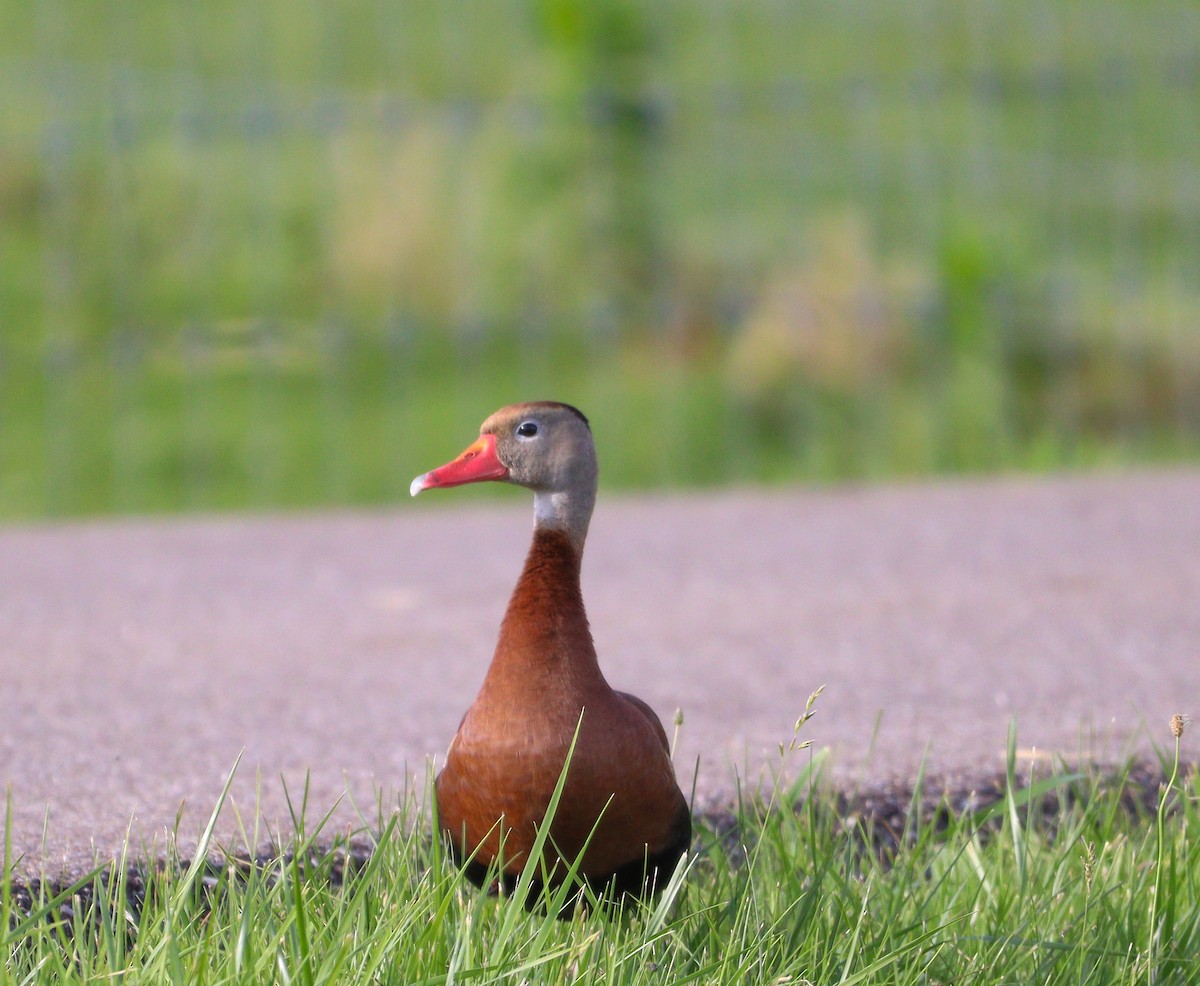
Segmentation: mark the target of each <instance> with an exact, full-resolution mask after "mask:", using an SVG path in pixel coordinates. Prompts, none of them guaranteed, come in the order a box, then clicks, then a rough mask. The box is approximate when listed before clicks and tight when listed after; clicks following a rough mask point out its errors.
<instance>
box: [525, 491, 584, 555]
mask: <svg viewBox="0 0 1200 986" xmlns="http://www.w3.org/2000/svg"><path fill="white" fill-rule="evenodd" d="M595 505H596V491H595V490H594V489H591V490H586V491H581V490H574V491H567V490H535V491H534V494H533V526H534V528H535V529H536V530H556V531H564V532H565V533H566V534H567V536H568V537H569V538H570V539H571V543H572V544H573V545H574V546H575V550H576V551H578V552H581V553H582V551H583V542H584V540H585V539H586V538H587V531H588V522H589V521H590V520H591V519H592V508H593V507H595Z"/></svg>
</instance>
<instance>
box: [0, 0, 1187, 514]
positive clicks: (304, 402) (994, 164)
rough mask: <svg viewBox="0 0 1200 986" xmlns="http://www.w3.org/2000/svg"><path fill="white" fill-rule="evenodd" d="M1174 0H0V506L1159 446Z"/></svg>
mask: <svg viewBox="0 0 1200 986" xmlns="http://www.w3.org/2000/svg"><path fill="white" fill-rule="evenodd" d="M1197 92H1200V7H1198V6H1197V5H1196V4H1195V3H1194V2H1193V0H1089V2H1088V3H1079V2H1076V0H1004V2H999V0H905V2H897V3H878V2H873V0H526V2H519V0H470V2H462V0H405V2H403V3H399V2H388V0H337V2H331V0H256V2H254V3H245V2H243V0H237V2H234V0H206V2H205V3H202V4H199V3H197V4H183V3H164V2H161V0H105V2H103V3H101V2H96V0H74V2H72V3H70V4H63V3H60V2H55V0H0V93H2V94H3V99H0V516H3V517H8V518H36V517H45V516H61V515H74V514H93V513H106V512H144V511H161V510H183V509H200V510H207V509H221V508H243V507H251V508H273V507H295V506H308V505H316V504H346V503H377V502H387V501H390V500H393V499H395V498H397V497H399V496H400V495H402V493H403V491H404V490H405V489H406V486H407V482H408V480H409V478H411V476H412V475H413V474H415V473H417V472H420V471H423V470H424V469H426V468H429V467H430V466H432V465H434V464H437V463H440V462H441V461H444V460H445V459H446V458H448V457H449V456H450V455H452V454H453V453H456V452H457V451H458V450H459V447H460V446H462V445H465V444H466V442H467V440H468V439H469V438H470V436H471V434H472V433H473V430H474V428H475V427H476V425H477V424H478V422H479V420H481V419H482V418H483V416H484V415H485V414H486V413H488V412H489V411H491V410H492V409H493V408H494V407H495V406H498V405H499V404H502V403H506V402H509V401H512V400H518V399H530V398H537V397H554V398H558V399H563V400H568V401H571V402H573V403H577V404H578V405H580V406H581V407H582V408H584V410H585V411H586V412H587V413H588V414H589V415H590V416H591V417H592V419H593V423H594V426H595V429H596V431H597V433H598V436H599V439H600V441H601V442H602V464H603V471H604V482H605V483H606V484H607V485H609V486H620V487H626V488H647V487H653V486H666V485H670V486H679V485H713V484H721V483H737V484H742V483H749V482H761V481H792V480H801V481H827V480H841V479H876V478H882V477H890V476H909V475H925V474H930V473H941V472H948V471H964V470H981V471H994V470H1001V469H1010V468H1035V469H1045V468H1058V467H1064V466H1065V467H1070V466H1088V465H1093V464H1112V463H1116V464H1124V463H1130V462H1150V461H1166V460H1174V461H1178V460H1182V459H1189V458H1190V459H1195V458H1196V457H1197V455H1198V453H1200V178H1198V176H1200V99H1198V98H1197Z"/></svg>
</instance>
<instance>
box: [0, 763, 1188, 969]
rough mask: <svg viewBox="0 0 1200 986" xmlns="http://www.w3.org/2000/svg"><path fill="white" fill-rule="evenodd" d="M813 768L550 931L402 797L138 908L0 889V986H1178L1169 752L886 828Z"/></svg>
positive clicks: (1183, 944) (1181, 910) (167, 878)
mask: <svg viewBox="0 0 1200 986" xmlns="http://www.w3.org/2000/svg"><path fill="white" fill-rule="evenodd" d="M821 763H822V759H821V758H820V757H819V756H817V757H814V758H813V759H812V760H811V761H810V767H809V768H808V769H807V770H806V771H804V772H802V776H801V778H800V780H799V782H798V783H796V784H795V785H794V786H791V787H788V788H786V789H785V788H780V789H779V790H777V791H776V792H775V795H776V797H775V801H776V805H775V807H770V806H769V805H766V804H763V803H762V802H760V801H756V802H753V803H750V802H747V803H744V804H741V805H740V806H739V807H738V808H737V810H736V811H735V812H733V813H732V814H731V815H730V816H729V817H728V818H726V819H724V820H719V819H707V820H705V819H701V820H700V825H699V838H698V846H699V848H698V849H697V851H696V853H695V855H694V856H693V857H692V858H691V859H690V861H689V863H688V868H687V871H686V873H685V872H682V871H681V872H680V874H677V876H679V877H681V879H677V880H675V881H672V883H671V885H670V886H669V887H668V888H667V890H666V892H665V894H664V895H663V897H662V898H660V900H659V901H658V902H656V903H654V904H651V905H649V906H647V907H646V908H644V909H642V910H640V911H636V912H626V913H624V914H619V915H616V916H610V917H601V916H598V915H592V916H585V915H583V914H579V915H577V916H576V917H575V918H573V919H571V920H567V921H557V920H554V919H553V918H551V917H547V916H545V915H543V914H539V913H536V912H534V913H530V912H527V911H526V910H525V909H524V908H522V907H520V906H519V902H517V901H513V900H504V899H497V898H489V897H487V896H485V895H483V894H481V893H479V892H477V891H475V890H474V889H473V888H471V887H469V886H467V885H466V884H465V882H464V881H463V880H462V879H461V878H460V877H459V876H458V874H457V873H456V872H455V871H454V870H453V868H452V866H451V865H450V864H449V862H448V860H447V859H446V858H444V856H443V854H442V852H441V849H440V847H439V845H438V844H437V842H436V840H433V839H432V838H431V837H430V832H429V828H428V821H427V816H426V812H425V809H424V806H423V805H422V804H421V803H420V799H419V798H417V799H410V800H408V801H406V802H405V803H404V804H402V805H401V806H400V807H399V810H398V811H397V812H395V813H393V814H391V815H390V817H387V819H386V822H384V823H383V824H382V825H380V826H378V827H376V826H375V825H372V826H371V827H370V828H371V832H370V833H369V837H370V838H371V840H372V841H373V852H371V853H370V855H369V856H366V855H364V854H359V855H358V856H357V857H355V858H358V859H359V860H360V862H361V866H359V867H354V866H350V865H348V859H349V858H350V857H349V856H348V855H347V845H346V844H345V843H344V842H342V843H340V844H336V845H334V846H333V847H332V848H325V849H322V848H320V846H321V845H322V844H327V842H326V839H325V838H323V834H322V833H321V832H320V831H319V826H318V827H317V829H318V830H317V831H313V832H306V831H305V830H304V826H303V820H302V819H298V821H299V822H300V823H301V824H300V825H299V826H298V828H299V837H298V841H297V844H296V846H295V853H294V854H292V855H288V856H285V857H282V858H279V859H275V860H272V861H270V862H269V863H265V864H260V865H255V866H250V865H245V866H235V865H227V866H224V867H218V868H212V867H206V866H204V865H202V864H201V863H193V864H192V865H190V866H186V867H185V866H182V865H179V866H168V867H166V868H165V869H162V870H159V871H155V872H153V873H152V874H149V875H148V876H147V877H146V883H145V886H144V888H141V889H144V896H143V894H142V893H141V892H140V890H139V893H137V894H136V895H132V894H128V895H127V894H126V893H125V892H124V891H125V889H126V888H124V887H123V886H122V885H121V884H120V882H119V881H113V882H111V883H110V882H107V881H101V880H99V879H93V880H92V881H90V883H89V886H90V887H91V888H92V889H93V890H94V896H93V897H91V900H90V903H84V902H85V901H86V900H87V894H86V893H78V894H75V895H74V896H72V894H71V893H70V892H67V893H65V894H62V895H60V896H58V897H52V896H50V895H49V894H48V893H44V892H43V893H38V892H34V893H33V896H32V899H31V900H26V901H24V902H23V904H24V905H25V906H17V904H18V903H22V902H19V901H17V900H16V898H15V897H14V892H13V890H12V888H11V887H9V886H8V884H7V882H6V884H5V887H6V889H5V890H4V896H3V904H2V906H3V921H2V922H0V927H2V928H4V929H6V930H5V931H4V932H3V934H4V955H5V960H6V965H5V971H4V974H3V979H2V980H0V981H4V982H13V983H60V982H64V983H74V982H96V981H106V980H113V981H124V982H147V983H168V982H169V983H184V982H187V983H217V982H221V983H225V982H231V983H241V982H246V983H263V982H279V983H302V984H306V986H307V984H316V983H404V984H412V983H452V982H475V983H479V982H512V983H525V982H539V983H540V982H546V983H591V982H603V983H690V982H696V983H739V984H740V983H748V982H759V983H788V982H792V983H889V984H891V983H900V984H905V983H929V984H933V983H966V982H970V983H1059V982H1062V983H1097V984H1099V983H1104V984H1111V983H1189V982H1193V983H1194V982H1198V981H1200V958H1198V956H1200V894H1198V892H1197V891H1198V889H1200V887H1198V884H1200V843H1198V842H1197V840H1196V838H1195V832H1196V828H1197V824H1198V822H1200V817H1198V814H1197V796H1198V794H1200V784H1198V780H1197V775H1196V773H1195V772H1194V771H1193V772H1192V773H1191V774H1190V775H1187V776H1186V777H1183V778H1182V779H1181V777H1180V774H1179V770H1178V743H1177V744H1176V750H1175V757H1174V761H1173V762H1172V760H1171V758H1169V757H1165V758H1164V767H1165V768H1166V773H1167V774H1168V775H1169V776H1170V778H1171V780H1170V781H1169V783H1167V784H1165V785H1163V786H1161V787H1160V788H1159V789H1158V790H1156V791H1147V790H1146V789H1145V788H1144V787H1141V786H1140V785H1139V782H1138V781H1137V779H1136V778H1135V776H1134V775H1132V774H1131V773H1129V772H1125V773H1123V774H1120V775H1117V776H1115V777H1114V776H1111V775H1103V776H1102V775H1099V774H1095V773H1091V774H1087V775H1082V774H1069V773H1065V772H1061V771H1060V772H1056V773H1053V774H1052V775H1050V776H1049V777H1045V778H1041V779H1035V778H1032V777H1031V778H1027V779H1025V780H1026V781H1027V783H1025V784H1021V783H1019V782H1018V778H1017V777H1016V775H1015V769H1014V763H1015V760H1014V758H1012V757H1011V756H1010V766H1009V772H1008V779H1007V784H1006V790H1005V793H1004V796H1003V798H1002V799H1001V800H1000V801H999V802H997V803H996V804H994V805H992V806H989V807H985V808H982V809H980V810H979V811H976V812H974V813H970V812H968V813H959V814H947V813H946V812H944V811H932V812H930V811H924V810H921V807H920V806H921V805H922V804H923V796H922V792H921V791H920V790H918V791H917V792H916V794H915V795H914V798H913V802H912V805H913V810H912V811H910V812H909V813H908V820H907V822H906V823H905V826H904V829H903V831H899V832H896V831H884V830H883V829H882V827H881V826H880V825H878V824H876V823H874V822H873V821H871V820H870V819H860V818H856V817H855V816H854V815H853V814H849V815H848V814H846V813H845V812H844V811H842V810H839V808H838V805H839V799H837V798H835V797H832V796H830V794H831V792H830V791H829V790H828V788H827V786H826V785H825V784H824V782H823V781H821V780H820V779H819V776H818V775H819V773H820V767H821ZM809 793H811V794H812V796H808V797H804V799H803V802H802V803H801V804H800V806H799V807H798V808H797V809H796V810H794V811H793V810H789V808H788V806H789V805H790V804H791V802H793V800H795V799H796V798H798V797H799V796H800V795H802V794H809ZM380 814H381V818H382V817H383V816H384V815H385V814H386V808H385V806H380ZM363 837H364V838H366V837H368V833H367V832H366V831H365V830H364V833H363ZM888 847H890V848H888ZM198 858H199V855H198ZM343 870H344V872H343ZM84 889H87V888H84ZM27 908H28V912H27V911H26V909H27Z"/></svg>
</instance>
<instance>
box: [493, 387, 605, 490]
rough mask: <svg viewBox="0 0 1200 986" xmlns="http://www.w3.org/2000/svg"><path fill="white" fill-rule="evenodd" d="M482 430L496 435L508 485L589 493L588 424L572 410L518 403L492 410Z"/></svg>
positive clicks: (592, 482)
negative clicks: (493, 411) (494, 411)
mask: <svg viewBox="0 0 1200 986" xmlns="http://www.w3.org/2000/svg"><path fill="white" fill-rule="evenodd" d="M482 431H483V432H484V433H491V434H494V435H495V436H496V454H497V456H498V458H499V459H500V461H501V462H502V463H503V464H504V465H505V466H506V467H507V468H508V470H509V477H508V478H509V481H510V482H513V483H516V484H518V485H519V486H525V487H527V488H529V489H532V490H535V491H539V492H547V493H572V494H576V495H579V496H584V497H586V496H589V495H594V492H595V489H596V480H597V475H598V469H597V464H596V449H595V445H594V444H593V442H592V433H591V430H590V429H589V428H588V426H587V423H586V422H585V421H584V420H583V418H582V417H580V415H579V414H578V412H576V411H575V410H573V409H572V408H569V407H566V406H560V405H554V404H519V405H515V406H513V407H508V408H505V409H504V410H502V411H498V412H496V414H494V415H492V417H490V418H489V419H488V420H487V421H486V422H484V425H483V429H482Z"/></svg>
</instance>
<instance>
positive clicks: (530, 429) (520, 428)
mask: <svg viewBox="0 0 1200 986" xmlns="http://www.w3.org/2000/svg"><path fill="white" fill-rule="evenodd" d="M537 433H538V426H537V422H536V421H522V422H521V423H520V424H519V425H517V434H518V435H519V436H520V437H521V438H532V437H533V436H534V435H536V434H537Z"/></svg>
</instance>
